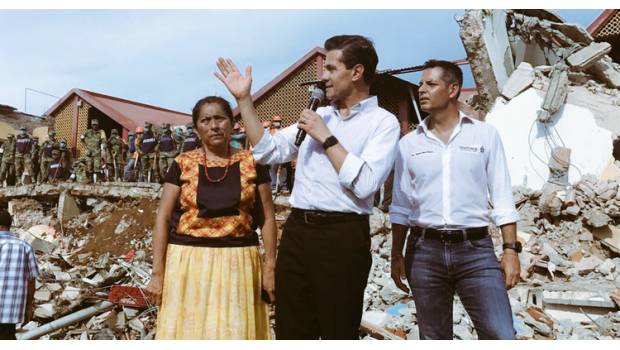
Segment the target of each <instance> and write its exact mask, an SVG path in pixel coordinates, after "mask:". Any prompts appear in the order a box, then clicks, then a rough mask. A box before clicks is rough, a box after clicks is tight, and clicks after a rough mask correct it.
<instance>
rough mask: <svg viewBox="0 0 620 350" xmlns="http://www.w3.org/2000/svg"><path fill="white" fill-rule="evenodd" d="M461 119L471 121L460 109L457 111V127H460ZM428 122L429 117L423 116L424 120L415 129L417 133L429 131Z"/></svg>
mask: <svg viewBox="0 0 620 350" xmlns="http://www.w3.org/2000/svg"><path fill="white" fill-rule="evenodd" d="M463 121H466V122H468V123H472V122H473V121H472V118H471V117H470V116H468V115H466V114H465V113H463V112H462V111H459V123H458V124H457V126H456V127H457V128H458V129H460V128H461V125H462V124H463ZM429 122H430V119H429V117H426V118H424V120H422V123H421V124H420V127H419V128H417V129H416V131H417V132H418V133H421V132H423V133H425V134H428V133H429V131H430V130H429V129H428V123H429Z"/></svg>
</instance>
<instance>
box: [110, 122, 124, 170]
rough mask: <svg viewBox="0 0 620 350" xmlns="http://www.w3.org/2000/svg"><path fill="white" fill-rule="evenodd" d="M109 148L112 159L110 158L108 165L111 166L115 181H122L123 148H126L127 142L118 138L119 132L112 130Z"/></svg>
mask: <svg viewBox="0 0 620 350" xmlns="http://www.w3.org/2000/svg"><path fill="white" fill-rule="evenodd" d="M108 147H109V148H110V157H109V158H108V164H110V165H111V167H112V170H113V174H114V175H113V177H114V181H120V180H121V161H122V158H123V157H122V156H123V148H124V147H125V141H124V140H123V139H122V138H121V137H120V136H118V130H116V129H112V132H111V134H110V138H109V139H108Z"/></svg>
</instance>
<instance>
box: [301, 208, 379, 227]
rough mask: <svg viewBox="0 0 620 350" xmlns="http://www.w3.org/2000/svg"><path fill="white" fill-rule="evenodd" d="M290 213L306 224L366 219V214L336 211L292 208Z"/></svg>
mask: <svg viewBox="0 0 620 350" xmlns="http://www.w3.org/2000/svg"><path fill="white" fill-rule="evenodd" d="M291 215H293V216H294V217H295V218H297V219H299V220H302V221H303V222H305V223H306V224H333V223H337V222H344V221H351V220H368V215H365V214H356V213H343V212H337V211H322V210H306V209H297V208H293V209H292V210H291Z"/></svg>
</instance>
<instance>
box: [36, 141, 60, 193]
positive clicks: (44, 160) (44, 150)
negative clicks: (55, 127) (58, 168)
mask: <svg viewBox="0 0 620 350" xmlns="http://www.w3.org/2000/svg"><path fill="white" fill-rule="evenodd" d="M47 136H48V139H47V140H45V142H43V144H42V145H41V154H40V156H39V159H40V161H39V163H40V170H39V178H38V179H37V182H38V183H41V182H46V181H47V170H48V169H49V166H50V163H51V162H52V148H53V147H54V145H57V144H58V141H56V132H55V131H52V130H50V131H49V132H48V133H47Z"/></svg>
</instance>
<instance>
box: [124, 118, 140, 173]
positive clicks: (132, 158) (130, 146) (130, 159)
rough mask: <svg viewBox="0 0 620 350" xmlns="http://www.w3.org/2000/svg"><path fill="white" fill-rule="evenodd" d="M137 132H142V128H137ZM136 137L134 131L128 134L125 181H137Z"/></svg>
mask: <svg viewBox="0 0 620 350" xmlns="http://www.w3.org/2000/svg"><path fill="white" fill-rule="evenodd" d="M136 132H140V133H141V132H142V128H141V127H138V128H136ZM137 155H138V154H137V153H136V137H135V134H134V132H133V131H130V132H129V134H127V164H126V165H125V169H123V181H136V176H135V171H134V169H135V168H136V156H137Z"/></svg>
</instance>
